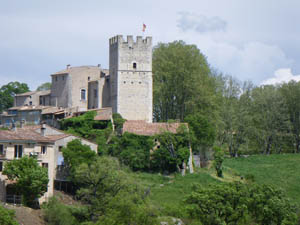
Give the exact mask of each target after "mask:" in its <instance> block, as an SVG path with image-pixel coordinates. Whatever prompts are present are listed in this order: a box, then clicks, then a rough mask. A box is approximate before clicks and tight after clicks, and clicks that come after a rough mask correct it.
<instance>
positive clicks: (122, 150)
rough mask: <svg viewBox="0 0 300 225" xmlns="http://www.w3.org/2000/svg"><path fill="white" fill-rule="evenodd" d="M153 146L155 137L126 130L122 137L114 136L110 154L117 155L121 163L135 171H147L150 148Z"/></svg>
mask: <svg viewBox="0 0 300 225" xmlns="http://www.w3.org/2000/svg"><path fill="white" fill-rule="evenodd" d="M153 146H154V141H153V138H151V137H150V138H149V137H146V136H140V135H135V134H130V133H127V132H126V133H124V134H123V135H122V136H121V137H115V138H114V140H113V141H112V144H111V146H110V150H109V154H110V155H112V156H115V157H117V158H118V159H119V160H120V162H121V163H123V164H125V165H127V166H129V167H130V168H131V169H132V170H134V171H137V170H142V171H147V170H149V167H150V150H151V149H152V148H153Z"/></svg>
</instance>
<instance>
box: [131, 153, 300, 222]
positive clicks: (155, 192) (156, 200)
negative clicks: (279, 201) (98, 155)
mask: <svg viewBox="0 0 300 225" xmlns="http://www.w3.org/2000/svg"><path fill="white" fill-rule="evenodd" d="M299 172H300V154H285V155H270V156H262V155H257V156H250V157H247V158H232V159H226V160H225V162H224V178H222V179H220V178H217V177H216V175H215V171H214V169H213V168H210V169H198V170H197V171H196V173H194V174H187V175H186V176H184V177H182V176H181V175H180V174H175V175H172V176H162V175H160V174H149V173H136V174H135V176H136V178H137V179H138V180H140V181H141V183H142V184H143V185H144V186H146V187H150V190H151V191H150V201H151V203H152V204H153V205H154V206H155V208H157V209H158V210H159V211H160V212H161V214H162V215H164V216H175V217H176V216H177V217H181V218H182V217H184V215H182V214H180V213H182V205H183V204H182V203H183V200H184V199H185V197H186V196H187V195H188V194H189V193H190V192H191V191H192V187H193V185H194V184H198V185H202V186H208V185H209V184H213V183H218V182H233V181H242V182H244V181H245V179H242V177H243V178H245V177H249V175H251V176H252V177H254V180H255V182H257V183H260V184H269V185H273V186H275V187H277V188H281V189H283V190H284V191H285V192H286V194H287V195H288V197H289V198H290V199H291V201H293V202H294V203H297V204H298V205H300V188H299V187H300V175H299Z"/></svg>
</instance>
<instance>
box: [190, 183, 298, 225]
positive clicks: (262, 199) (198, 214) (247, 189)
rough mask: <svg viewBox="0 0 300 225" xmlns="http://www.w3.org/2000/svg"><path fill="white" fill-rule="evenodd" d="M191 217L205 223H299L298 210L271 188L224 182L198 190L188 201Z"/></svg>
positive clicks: (280, 192)
mask: <svg viewBox="0 0 300 225" xmlns="http://www.w3.org/2000/svg"><path fill="white" fill-rule="evenodd" d="M185 203H186V205H187V206H186V209H187V211H188V213H189V215H190V217H191V218H193V219H197V220H198V221H201V222H202V223H203V224H207V225H214V224H253V223H257V224H264V225H277V224H286V225H287V224H297V214H296V212H297V208H296V207H295V206H294V205H292V204H291V203H290V201H289V199H288V198H286V197H285V195H284V194H283V193H282V191H281V190H278V189H275V188H273V187H270V186H267V185H258V184H251V185H250V184H242V183H222V184H216V185H211V186H210V187H208V188H202V187H197V188H195V190H194V191H193V192H192V193H191V194H190V195H189V196H188V198H187V199H186V200H185Z"/></svg>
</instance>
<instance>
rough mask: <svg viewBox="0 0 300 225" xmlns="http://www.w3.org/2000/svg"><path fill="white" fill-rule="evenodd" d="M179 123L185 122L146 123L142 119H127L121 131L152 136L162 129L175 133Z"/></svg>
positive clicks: (162, 130)
mask: <svg viewBox="0 0 300 225" xmlns="http://www.w3.org/2000/svg"><path fill="white" fill-rule="evenodd" d="M181 124H184V125H186V126H187V124H186V123H147V122H146V121H143V120H128V121H126V122H125V123H124V124H123V133H125V132H129V133H133V134H137V135H144V136H153V135H156V134H160V133H162V132H164V131H169V132H171V133H174V134H175V133H177V129H178V128H179V127H180V125H181Z"/></svg>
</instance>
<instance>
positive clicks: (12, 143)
mask: <svg viewBox="0 0 300 225" xmlns="http://www.w3.org/2000/svg"><path fill="white" fill-rule="evenodd" d="M74 139H80V140H81V142H82V144H85V145H88V146H90V148H91V149H92V150H93V151H95V152H97V144H94V143H93V142H90V141H87V140H85V139H82V138H78V137H76V136H74V135H70V134H66V133H64V132H62V131H60V130H57V129H54V128H52V127H50V126H47V125H38V126H24V127H21V128H15V129H14V130H0V200H1V201H4V202H5V201H6V200H8V199H9V196H10V195H15V193H13V192H12V191H11V190H10V184H11V183H12V182H11V181H10V180H8V179H7V177H6V176H5V175H2V169H3V166H5V163H6V162H8V161H11V160H13V159H19V158H22V157H24V156H31V157H36V159H37V160H38V163H39V164H40V165H41V166H43V167H46V168H47V169H48V178H49V183H48V191H47V192H46V193H45V194H44V195H43V196H42V197H41V198H40V202H43V201H45V200H47V199H48V198H49V197H51V196H52V195H53V191H54V184H55V183H56V184H57V183H61V182H65V181H66V177H64V176H61V173H60V172H61V169H62V166H63V156H62V152H61V149H62V147H65V146H66V145H67V143H68V142H70V141H72V140H74Z"/></svg>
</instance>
